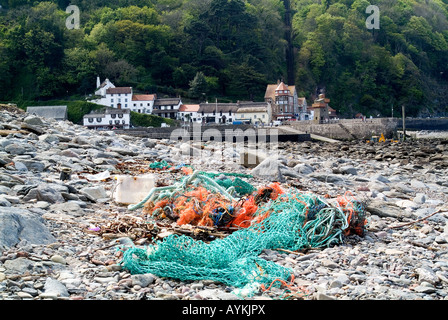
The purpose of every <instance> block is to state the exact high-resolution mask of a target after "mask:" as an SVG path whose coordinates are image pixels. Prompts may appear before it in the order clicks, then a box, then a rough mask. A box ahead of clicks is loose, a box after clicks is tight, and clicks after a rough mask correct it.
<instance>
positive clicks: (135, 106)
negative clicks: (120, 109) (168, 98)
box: [131, 94, 157, 113]
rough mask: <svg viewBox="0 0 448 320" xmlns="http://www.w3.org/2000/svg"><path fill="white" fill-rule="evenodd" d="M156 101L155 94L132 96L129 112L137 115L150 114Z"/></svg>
mask: <svg viewBox="0 0 448 320" xmlns="http://www.w3.org/2000/svg"><path fill="white" fill-rule="evenodd" d="M156 99H157V95H155V94H134V95H133V96H132V106H131V110H132V111H134V112H138V113H152V111H153V109H154V101H155V100H156Z"/></svg>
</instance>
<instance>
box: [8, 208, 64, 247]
mask: <svg viewBox="0 0 448 320" xmlns="http://www.w3.org/2000/svg"><path fill="white" fill-rule="evenodd" d="M21 240H27V241H28V242H29V243H31V244H49V243H53V242H56V239H55V238H54V237H53V235H52V234H51V232H50V231H49V230H48V228H47V227H46V226H45V224H44V220H43V219H42V218H41V217H39V216H38V215H36V214H33V213H31V212H30V211H28V210H25V209H20V208H15V207H0V249H7V248H10V247H12V246H14V245H16V244H17V243H19V242H20V241H21Z"/></svg>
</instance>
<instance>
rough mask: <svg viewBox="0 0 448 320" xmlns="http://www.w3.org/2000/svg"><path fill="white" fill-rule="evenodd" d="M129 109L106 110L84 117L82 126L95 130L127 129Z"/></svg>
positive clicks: (129, 118)
mask: <svg viewBox="0 0 448 320" xmlns="http://www.w3.org/2000/svg"><path fill="white" fill-rule="evenodd" d="M130 115H131V112H130V110H129V109H119V108H118V109H116V108H106V109H105V110H104V111H103V112H98V111H97V112H93V113H89V114H86V115H84V117H83V123H84V126H85V127H87V128H89V129H95V130H113V129H129V127H130V123H131V116H130Z"/></svg>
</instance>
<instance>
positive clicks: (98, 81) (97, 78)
mask: <svg viewBox="0 0 448 320" xmlns="http://www.w3.org/2000/svg"><path fill="white" fill-rule="evenodd" d="M100 86H101V81H100V77H96V87H97V88H99V87H100Z"/></svg>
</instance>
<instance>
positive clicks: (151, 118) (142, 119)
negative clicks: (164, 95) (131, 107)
mask: <svg viewBox="0 0 448 320" xmlns="http://www.w3.org/2000/svg"><path fill="white" fill-rule="evenodd" d="M162 123H166V124H169V125H170V126H175V125H176V120H173V119H167V118H162V117H159V116H155V115H153V114H144V113H138V112H133V111H131V124H132V125H133V126H134V127H161V126H162Z"/></svg>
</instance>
